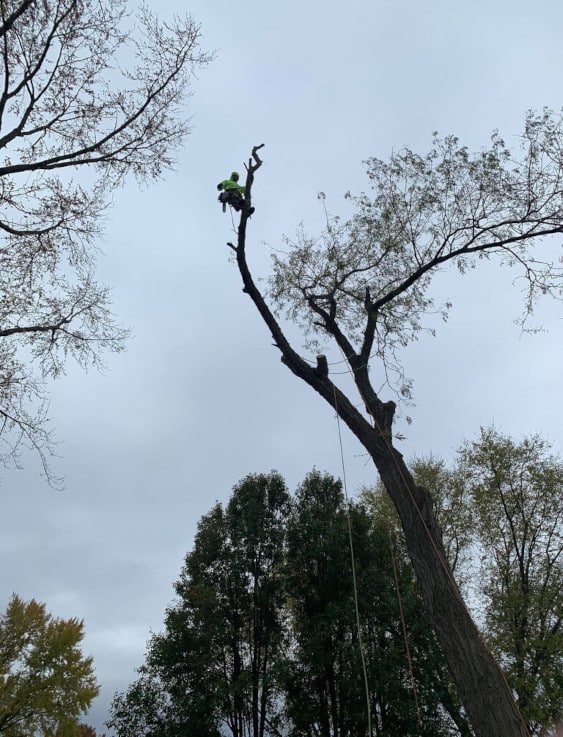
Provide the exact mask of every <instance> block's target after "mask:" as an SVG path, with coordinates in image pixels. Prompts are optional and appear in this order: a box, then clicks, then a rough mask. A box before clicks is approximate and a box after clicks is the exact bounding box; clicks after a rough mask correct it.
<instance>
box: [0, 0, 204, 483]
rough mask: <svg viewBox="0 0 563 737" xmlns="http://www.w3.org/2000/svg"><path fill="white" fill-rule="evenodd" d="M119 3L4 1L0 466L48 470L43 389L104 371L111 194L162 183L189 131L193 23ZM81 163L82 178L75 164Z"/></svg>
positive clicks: (195, 45)
mask: <svg viewBox="0 0 563 737" xmlns="http://www.w3.org/2000/svg"><path fill="white" fill-rule="evenodd" d="M126 11H127V8H126V0H103V2H95V1H94V0H0V13H1V19H0V150H1V157H0V231H1V233H0V419H1V422H0V462H2V463H4V464H6V463H10V462H15V463H16V464H17V463H18V455H19V450H20V448H21V446H22V444H23V445H26V446H31V447H33V448H35V449H36V450H37V451H39V453H40V455H41V458H42V460H43V465H44V468H45V470H46V471H47V473H49V469H48V467H47V465H46V454H48V452H49V451H50V448H51V439H50V434H49V430H48V426H47V424H46V405H47V403H46V394H45V380H46V379H47V378H48V377H56V376H58V375H60V374H61V372H63V370H64V365H65V362H66V360H67V358H68V357H69V356H72V357H73V358H75V359H76V360H77V361H78V362H79V363H80V364H82V365H84V366H87V365H92V364H93V365H99V362H100V356H101V353H103V352H104V351H105V350H108V349H109V350H112V351H119V350H121V349H122V347H123V341H124V338H125V335H126V331H124V330H123V329H122V328H121V327H120V326H119V325H118V324H116V322H115V321H114V319H113V317H112V314H111V312H110V309H109V293H108V289H107V287H105V286H103V285H100V284H98V283H97V281H96V278H95V264H96V248H95V242H96V238H97V236H98V235H99V233H100V218H101V216H102V214H103V213H104V211H105V209H106V208H107V207H108V204H109V197H110V194H111V192H112V191H113V190H114V189H115V188H116V187H118V186H120V185H122V184H123V181H124V178H125V177H126V176H127V175H128V174H130V173H132V174H134V175H135V177H137V179H139V180H141V181H149V180H153V179H155V178H156V177H159V176H160V175H161V174H162V173H163V172H164V171H165V170H167V169H169V168H170V167H171V166H172V165H173V163H174V158H173V153H174V151H175V149H177V148H178V147H179V145H180V144H181V143H182V142H183V140H184V138H185V136H186V135H187V133H188V132H189V121H188V120H187V119H186V117H185V114H184V112H183V111H184V105H185V102H186V99H187V97H188V96H189V94H190V81H191V78H192V77H193V75H194V73H195V71H196V70H198V69H199V68H201V67H203V66H204V65H205V64H207V63H208V62H209V61H210V59H211V55H209V54H206V53H204V52H202V51H201V50H200V47H199V43H200V31H199V27H198V25H197V24H196V23H195V21H194V20H193V19H192V18H191V17H189V16H188V17H186V18H184V19H180V18H175V19H174V21H173V22H172V23H171V24H166V23H162V22H160V21H159V20H158V19H157V18H156V17H155V16H154V15H153V14H152V13H151V12H150V11H149V10H148V9H147V8H145V7H143V8H142V9H141V10H140V11H139V14H138V16H137V18H136V21H134V20H133V19H131V18H130V17H129V15H128V13H127V12H126ZM84 167H87V168H88V170H89V171H88V173H87V176H86V172H82V171H81V169H83V168H84Z"/></svg>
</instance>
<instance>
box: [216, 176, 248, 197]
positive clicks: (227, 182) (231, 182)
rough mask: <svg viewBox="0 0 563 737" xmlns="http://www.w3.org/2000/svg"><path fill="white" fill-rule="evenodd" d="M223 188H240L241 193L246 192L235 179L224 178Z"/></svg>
mask: <svg viewBox="0 0 563 737" xmlns="http://www.w3.org/2000/svg"><path fill="white" fill-rule="evenodd" d="M221 189H238V191H239V192H240V193H241V194H244V187H243V186H242V185H240V184H239V183H238V182H235V180H234V179H224V180H223V181H222V182H221Z"/></svg>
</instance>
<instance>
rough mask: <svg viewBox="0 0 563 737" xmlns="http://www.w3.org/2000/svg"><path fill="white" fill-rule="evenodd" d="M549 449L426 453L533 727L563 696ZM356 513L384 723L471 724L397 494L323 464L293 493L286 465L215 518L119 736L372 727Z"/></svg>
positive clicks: (384, 730) (379, 723) (537, 445)
mask: <svg viewBox="0 0 563 737" xmlns="http://www.w3.org/2000/svg"><path fill="white" fill-rule="evenodd" d="M548 451H549V448H548V446H547V444H546V443H545V442H544V441H542V440H541V439H539V438H529V439H526V440H524V441H523V442H522V443H520V444H517V443H515V442H514V441H512V440H511V439H510V438H507V437H504V436H502V435H500V434H499V433H497V432H495V431H494V430H486V431H482V435H481V437H480V438H479V440H478V441H477V442H475V443H468V444H466V445H465V446H464V447H463V448H462V449H461V450H460V452H459V454H458V457H457V462H456V465H455V467H453V468H451V469H448V468H447V467H446V466H445V464H444V463H442V462H440V461H438V460H436V459H428V460H419V461H417V462H415V463H414V471H415V475H416V477H417V480H418V481H419V482H420V483H425V484H427V485H428V486H429V487H432V489H433V488H434V487H436V488H439V489H441V490H442V491H441V493H440V495H439V496H438V497H437V498H438V500H439V510H438V515H439V517H440V519H441V520H442V529H443V532H444V538H445V539H444V542H445V545H446V549H447V550H448V552H449V554H450V557H451V562H452V566H453V567H454V569H455V570H456V571H457V574H458V578H459V579H460V581H461V583H462V586H463V585H466V586H467V585H468V584H467V578H468V574H469V573H470V572H471V571H470V569H471V565H472V560H474V555H475V553H476V552H478V553H480V554H481V564H480V565H481V575H480V576H479V577H478V578H477V579H475V577H474V578H473V582H474V583H475V581H478V585H476V586H475V585H474V586H473V593H474V596H473V599H474V600H476V601H478V604H477V608H478V609H479V610H480V613H481V619H482V621H483V627H484V628H485V631H486V635H487V639H488V642H489V645H490V646H491V648H492V649H493V650H494V652H495V655H496V656H497V657H498V658H499V661H500V662H501V663H502V664H503V667H504V669H505V672H506V675H507V677H508V678H509V681H510V685H511V687H512V689H513V692H514V694H515V697H516V698H517V701H518V704H519V707H520V709H521V711H522V713H523V715H524V717H525V719H526V722H527V726H528V729H529V731H530V732H532V733H534V734H545V733H546V731H545V727H546V725H548V724H551V723H553V722H554V720H556V719H557V718H558V717H560V716H561V713H560V708H561V706H560V705H561V703H562V702H563V698H562V697H563V684H562V679H561V672H562V668H561V666H562V652H563V647H562V645H563V642H562V636H561V611H562V610H563V607H562V603H563V599H562V594H561V581H562V569H561V550H562V549H563V546H562V539H561V531H560V528H561V524H560V523H561V517H562V507H563V502H562V495H561V483H562V480H561V479H562V474H561V463H560V462H559V461H558V459H555V458H553V457H551V456H550V455H549V452H548ZM348 514H349V518H348ZM348 519H349V522H350V530H351V538H352V541H353V548H354V562H355V569H356V575H357V590H358V609H359V620H360V628H361V629H360V634H361V637H362V643H363V649H364V655H365V662H366V673H367V684H368V688H367V691H368V693H367V697H368V699H369V708H370V714H371V722H372V725H371V726H372V733H373V734H375V735H385V736H386V737H387V736H389V737H391V736H394V735H397V737H398V736H399V735H401V737H405V735H435V736H436V737H439V736H441V735H471V734H472V731H471V729H470V727H469V725H468V722H467V721H466V718H465V715H464V712H463V709H462V708H461V707H460V704H459V702H458V699H457V696H456V695H455V689H454V688H453V686H452V683H451V681H450V677H449V675H448V673H447V668H446V664H445V661H444V658H443V655H442V653H441V650H440V648H439V646H438V644H437V642H436V639H435V636H434V634H433V632H432V629H431V627H430V624H429V622H428V618H427V616H426V614H425V613H424V608H423V606H422V602H421V599H420V595H419V591H418V587H417V585H416V583H415V579H414V574H413V571H412V568H411V565H410V562H409V560H408V556H407V554H406V547H405V546H404V543H403V541H402V539H401V535H400V527H399V524H398V520H397V518H396V514H395V512H394V510H393V508H392V507H391V505H390V503H389V501H388V499H387V497H386V496H384V495H383V493H381V492H380V491H371V492H366V493H364V494H363V495H362V497H361V499H360V500H359V501H356V502H353V503H350V504H349V505H348V506H347V504H346V501H345V498H344V495H343V492H342V488H341V484H340V482H339V481H337V480H335V479H334V478H332V477H331V476H327V475H323V474H321V473H319V472H318V471H313V472H312V473H310V474H309V475H308V476H307V477H306V479H305V480H304V481H303V483H302V484H301V486H300V487H299V488H298V489H297V492H296V494H295V495H294V496H293V497H291V496H290V495H289V493H288V490H287V488H286V485H285V482H284V480H283V478H282V477H281V476H280V475H279V474H278V473H275V472H272V473H270V474H259V475H250V476H247V477H246V478H245V479H243V480H242V481H241V482H240V483H239V484H238V485H237V486H235V488H234V490H233V494H232V496H231V499H230V500H229V502H228V504H227V505H226V506H225V507H223V506H222V505H221V504H219V503H217V504H216V505H215V506H214V507H213V509H212V510H211V511H210V512H209V513H208V514H207V515H205V516H204V517H203V518H202V519H201V521H200V523H199V525H198V530H197V534H196V538H195V543H194V547H193V549H192V550H191V551H190V552H189V553H188V554H187V556H186V559H185V563H184V567H183V569H182V572H181V575H180V578H179V580H178V581H177V583H176V584H175V591H176V594H177V600H176V602H175V603H174V604H173V605H171V606H170V607H169V608H168V610H167V612H166V616H165V623H164V631H163V632H162V633H160V634H157V635H154V636H153V637H152V639H151V640H150V642H149V644H148V650H147V656H146V660H145V663H144V665H143V666H142V667H141V668H140V669H139V678H138V680H137V681H135V682H134V683H133V684H132V685H131V686H130V687H129V689H128V690H127V691H126V692H125V693H122V694H118V695H116V697H115V699H114V702H113V706H112V715H111V719H110V721H109V722H108V726H110V727H112V728H113V729H114V730H115V731H116V733H117V735H118V736H119V737H133V735H135V737H161V736H164V735H166V736H167V737H172V736H173V735H180V734H186V733H189V734H190V735H193V736H194V737H196V736H197V735H216V736H218V735H222V734H231V735H233V737H246V736H247V735H249V736H250V735H251V736H252V737H264V735H294V736H295V737H298V736H299V737H301V736H303V737H309V736H311V737H313V735H315V736H316V735H322V736H323V737H325V736H326V737H346V736H347V735H363V734H368V721H367V707H366V689H365V684H364V679H363V672H362V662H361V656H360V648H359V643H358V628H357V626H356V614H355V606H354V591H353V579H352V570H351V556H350V546H349V527H348ZM464 581H465V582H466V583H465V584H464V583H463V582H464ZM475 595H476V596H477V598H476V597H475ZM401 610H402V616H401ZM405 631H406V633H407V637H406V640H405ZM407 645H408V648H407Z"/></svg>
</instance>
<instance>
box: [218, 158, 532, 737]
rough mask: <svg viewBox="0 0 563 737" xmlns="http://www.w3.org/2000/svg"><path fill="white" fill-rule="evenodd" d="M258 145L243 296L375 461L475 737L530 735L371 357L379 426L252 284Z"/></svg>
mask: <svg viewBox="0 0 563 737" xmlns="http://www.w3.org/2000/svg"><path fill="white" fill-rule="evenodd" d="M260 148H261V146H257V147H255V148H254V149H253V151H252V157H253V158H252V159H250V161H249V165H248V167H247V172H248V174H247V179H246V209H245V210H244V211H243V212H242V215H241V220H240V224H239V227H238V233H237V246H236V247H235V246H234V245H233V244H232V243H229V244H228V245H229V247H230V248H232V249H233V250H234V251H235V253H236V259H237V265H238V268H239V271H240V274H241V277H242V280H243V284H244V292H246V293H247V294H248V295H249V297H250V298H251V299H252V301H253V302H254V304H255V306H256V308H257V310H258V312H259V314H260V315H261V317H262V319H263V320H264V322H265V323H266V325H267V326H268V329H269V330H270V332H271V334H272V338H273V340H274V345H275V346H276V348H278V350H279V351H280V352H281V360H282V362H283V363H284V364H285V365H286V366H287V367H288V368H289V369H290V371H292V372H293V373H294V374H295V375H296V376H298V377H299V378H300V379H302V380H303V381H305V382H306V383H307V384H309V386H311V387H312V388H313V389H314V390H315V391H317V392H318V393H319V394H320V395H321V396H322V397H323V399H325V401H326V402H328V404H329V405H330V406H331V407H333V408H334V409H335V410H336V412H337V413H338V415H339V416H340V417H341V419H342V420H343V422H345V423H346V425H347V426H348V427H349V429H350V430H351V431H352V432H353V434H354V435H355V436H356V437H357V438H358V440H359V441H360V443H361V444H362V445H363V446H364V448H365V449H366V450H367V452H368V453H369V455H370V457H371V458H372V460H373V462H374V464H375V466H376V468H377V470H378V472H379V475H380V476H381V480H382V482H383V484H384V486H385V488H386V490H387V492H388V494H389V496H390V497H391V499H392V501H393V504H394V505H395V508H396V509H397V512H398V514H399V517H400V520H401V524H402V527H403V530H404V532H405V538H406V546H407V550H408V553H409V556H410V559H411V561H412V564H413V568H414V571H415V574H416V577H417V580H418V583H419V586H420V589H421V592H422V596H423V599H424V603H425V605H426V608H427V610H428V613H429V616H430V620H431V622H432V625H433V628H434V631H435V633H436V636H437V638H438V641H439V643H440V645H441V647H442V650H443V652H444V655H445V657H446V661H447V663H448V666H449V670H450V673H451V675H452V678H453V681H454V684H455V686H456V688H457V691H458V693H459V697H460V700H461V702H462V704H463V706H464V708H465V710H466V712H467V715H468V717H469V721H470V722H471V726H472V727H473V730H474V732H475V734H476V736H477V737H530V736H529V732H528V730H527V728H526V724H525V723H524V720H523V719H522V717H521V715H520V712H519V711H518V707H517V706H516V703H515V701H514V698H513V695H512V692H511V690H510V687H509V685H508V683H507V681H506V678H505V677H504V674H503V672H502V671H501V669H500V667H499V665H498V663H497V662H496V660H495V659H494V657H493V656H492V654H491V652H490V650H489V649H488V647H487V646H486V645H485V643H484V642H483V640H482V638H481V635H480V633H479V631H478V629H477V626H476V625H475V623H474V622H473V620H472V618H471V615H470V614H469V612H468V610H467V607H466V606H465V603H464V601H463V599H462V597H461V594H460V591H459V589H458V587H457V584H456V583H455V581H454V579H453V575H452V572H451V570H450V567H449V565H448V563H447V560H446V553H445V550H444V546H443V543H442V534H441V531H440V528H439V526H438V522H437V520H436V517H435V514H434V511H433V509H432V499H431V497H430V494H429V493H428V491H426V489H423V488H421V487H417V486H416V484H415V482H414V479H413V478H412V476H411V474H410V472H409V470H408V468H407V466H406V464H405V463H404V461H403V457H402V455H401V454H400V453H399V452H398V451H397V450H396V449H395V448H394V447H393V445H392V430H391V428H392V424H393V415H394V410H395V405H394V403H393V402H385V403H384V402H381V400H380V399H379V397H378V396H377V395H376V393H375V392H374V391H373V389H372V387H371V384H370V382H369V377H368V367H367V360H363V359H362V360H358V361H357V364H356V366H354V365H352V364H353V363H354V358H356V359H360V358H361V357H359V356H357V355H354V356H352V357H351V356H347V358H348V360H349V361H350V363H351V365H352V368H353V369H354V379H355V382H356V386H357V388H358V391H359V393H360V396H361V398H362V399H363V401H364V402H365V405H366V408H367V410H368V411H369V413H370V415H371V417H372V419H373V422H374V425H372V424H370V422H368V420H366V418H365V417H364V416H363V415H362V414H361V413H360V412H359V411H358V410H357V409H356V407H355V406H354V404H352V402H350V400H349V399H348V398H347V396H346V395H345V394H343V393H342V392H341V391H340V390H339V389H338V387H337V386H336V385H335V384H333V383H332V381H331V380H330V378H329V376H328V365H327V363H326V359H324V356H322V357H319V358H318V359H317V367H316V368H313V367H312V366H310V365H309V363H307V362H306V361H305V360H304V359H303V358H301V356H300V355H299V354H298V353H297V352H296V351H295V350H294V349H293V347H292V346H291V344H290V343H289V341H288V340H287V338H286V336H285V334H284V332H283V331H282V329H281V327H280V325H279V323H278V321H277V320H276V318H275V317H274V315H273V313H272V311H271V310H270V308H269V306H268V305H267V304H266V302H265V300H264V297H263V296H262V294H261V292H260V290H259V289H258V288H257V286H256V284H255V283H254V280H253V278H252V275H251V273H250V270H249V268H248V264H247V262H246V253H245V246H246V227H247V224H248V218H249V214H250V205H251V187H252V183H253V180H254V172H255V171H256V170H257V169H258V168H259V166H260V165H261V163H262V162H261V160H260V158H259V156H258V154H257V151H258V150H259V149H260ZM319 359H324V360H319Z"/></svg>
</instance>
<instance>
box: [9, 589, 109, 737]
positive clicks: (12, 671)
mask: <svg viewBox="0 0 563 737" xmlns="http://www.w3.org/2000/svg"><path fill="white" fill-rule="evenodd" d="M83 636H84V632H83V623H82V622H80V621H78V620H77V619H67V620H64V619H57V618H55V617H53V616H52V615H51V614H48V613H47V611H46V609H45V605H44V604H39V603H38V602H36V601H35V600H32V601H30V602H24V601H22V600H21V599H20V598H19V597H18V596H16V595H14V596H13V597H12V599H11V600H10V603H9V604H8V608H7V609H6V612H5V613H4V614H1V615H0V735H2V737H28V735H35V734H37V733H40V734H49V735H51V734H57V735H59V734H60V735H64V737H71V736H73V735H76V737H78V735H79V734H80V728H79V718H80V715H81V714H85V713H86V712H87V711H88V709H89V707H90V704H91V702H92V700H93V699H94V698H95V697H96V696H97V695H98V691H99V689H98V685H97V683H96V679H95V677H94V669H93V666H92V658H85V657H84V656H83V654H82V652H81V651H80V647H79V644H80V641H81V640H82V638H83Z"/></svg>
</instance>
